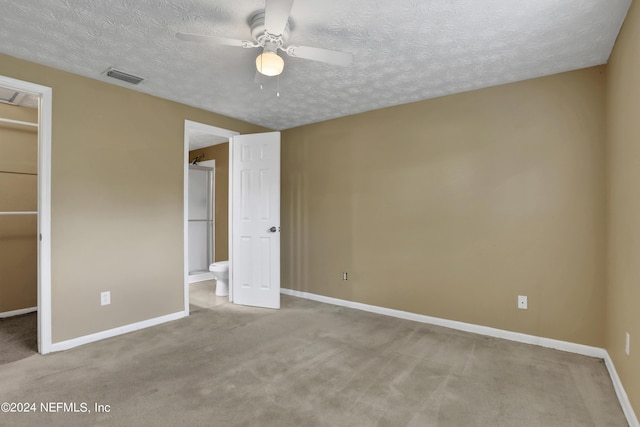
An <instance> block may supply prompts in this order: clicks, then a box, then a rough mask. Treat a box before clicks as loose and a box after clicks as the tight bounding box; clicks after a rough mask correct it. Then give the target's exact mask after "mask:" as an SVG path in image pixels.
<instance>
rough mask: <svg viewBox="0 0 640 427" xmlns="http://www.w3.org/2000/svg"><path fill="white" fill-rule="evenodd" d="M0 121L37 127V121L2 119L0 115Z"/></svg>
mask: <svg viewBox="0 0 640 427" xmlns="http://www.w3.org/2000/svg"><path fill="white" fill-rule="evenodd" d="M0 123H8V124H12V125H19V126H29V127H35V128H37V127H38V124H37V123H31V122H23V121H22V120H12V119H3V118H2V117H0Z"/></svg>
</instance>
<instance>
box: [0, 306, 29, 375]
mask: <svg viewBox="0 0 640 427" xmlns="http://www.w3.org/2000/svg"><path fill="white" fill-rule="evenodd" d="M37 353H38V313H36V312H33V313H29V314H22V315H20V316H13V317H7V318H3V319H0V365H3V364H5V363H10V362H15V361H16V360H20V359H24V358H26V357H29V356H32V355H34V354H37Z"/></svg>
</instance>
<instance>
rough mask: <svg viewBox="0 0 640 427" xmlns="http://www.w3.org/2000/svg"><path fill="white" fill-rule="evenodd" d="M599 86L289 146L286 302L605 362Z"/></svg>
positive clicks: (286, 135)
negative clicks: (347, 307)
mask: <svg viewBox="0 0 640 427" xmlns="http://www.w3.org/2000/svg"><path fill="white" fill-rule="evenodd" d="M604 71H605V69H604V67H594V68H589V69H584V70H579V71H573V72H568V73H563V74H557V75H553V76H549V77H543V78H538V79H533V80H528V81H522V82H518V83H513V84H508V85H502V86H497V87H493V88H488V89H483V90H477V91H473V92H467V93H462V94H458V95H453V96H446V97H442V98H438V99H432V100H427V101H423V102H417V103H413V104H407V105H402V106H397V107H392V108H386V109H382V110H377V111H371V112H368V113H364V114H358V115H353V116H349V117H344V118H340V119H335V120H330V121H326V122H322V123H316V124H311V125H307V126H302V127H298V128H294V129H289V130H285V131H284V132H283V138H282V139H283V144H282V287H284V288H290V289H295V290H298V291H305V292H311V293H315V294H320V295H326V296H330V297H335V298H341V299H346V300H350V301H357V302H361V303H366V304H372V305H377V306H383V307H388V308H392V309H398V310H404V311H409V312H413V313H419V314H425V315H430V316H436V317H440V318H445V319H452V320H457V321H462V322H468V323H472V324H477V325H484V326H490V327H495V328H500V329H505V330H510V331H516V332H522V333H526V334H532V335H536V336H541V337H548V338H554V339H559V340H565V341H570V342H575V343H580V344H586V345H592V346H597V347H603V346H604V342H605V341H604V339H605V338H604V319H605V317H604V299H605V286H604V283H605V263H604V257H605V242H606V240H605V219H604V215H605V208H604V204H605V174H604V153H605V149H604V138H605V120H604V109H605V107H604V100H605V75H604ZM637 122H638V121H636V123H637ZM636 264H637V263H636ZM343 271H347V272H349V280H348V281H346V282H345V281H343V280H342V272H343ZM518 295H527V296H528V298H529V309H528V310H518V309H517V304H516V301H517V296H518ZM639 336H640V335H639Z"/></svg>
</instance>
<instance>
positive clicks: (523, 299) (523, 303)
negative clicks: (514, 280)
mask: <svg viewBox="0 0 640 427" xmlns="http://www.w3.org/2000/svg"><path fill="white" fill-rule="evenodd" d="M518 308H519V309H520V310H526V309H527V296H526V295H518Z"/></svg>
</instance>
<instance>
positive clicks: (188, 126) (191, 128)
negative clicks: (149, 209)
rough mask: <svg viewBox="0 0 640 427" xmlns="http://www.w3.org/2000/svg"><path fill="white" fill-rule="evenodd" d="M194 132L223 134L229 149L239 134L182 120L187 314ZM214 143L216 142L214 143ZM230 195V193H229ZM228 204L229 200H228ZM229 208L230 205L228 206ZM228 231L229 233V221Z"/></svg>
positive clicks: (187, 310) (184, 272)
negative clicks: (191, 138)
mask: <svg viewBox="0 0 640 427" xmlns="http://www.w3.org/2000/svg"><path fill="white" fill-rule="evenodd" d="M194 132H200V133H202V132H204V133H208V134H211V135H217V136H223V137H226V138H228V139H229V150H231V138H232V137H233V136H234V135H239V134H240V132H236V131H234V130H230V129H223V128H219V127H216V126H211V125H208V124H205V123H200V122H194V121H191V120H185V121H184V146H183V159H182V164H183V169H184V171H183V177H182V179H183V200H182V204H183V221H182V222H183V235H184V238H183V252H184V258H183V261H182V263H183V281H184V314H185V315H186V316H188V315H189V212H188V209H189V137H190V135H191V134H192V133H194ZM214 145H216V144H214ZM229 167H231V165H229ZM229 197H231V194H229ZM229 204H230V202H229ZM229 209H231V206H229ZM229 233H231V221H229ZM229 240H231V234H229Z"/></svg>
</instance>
